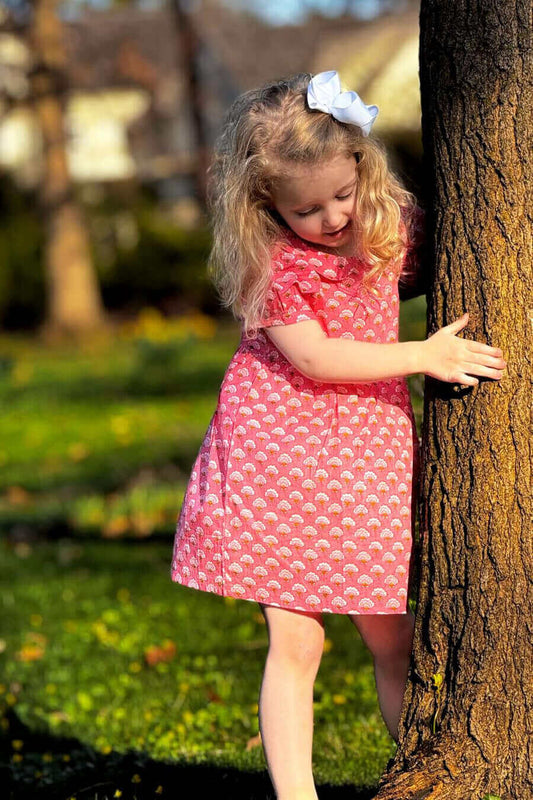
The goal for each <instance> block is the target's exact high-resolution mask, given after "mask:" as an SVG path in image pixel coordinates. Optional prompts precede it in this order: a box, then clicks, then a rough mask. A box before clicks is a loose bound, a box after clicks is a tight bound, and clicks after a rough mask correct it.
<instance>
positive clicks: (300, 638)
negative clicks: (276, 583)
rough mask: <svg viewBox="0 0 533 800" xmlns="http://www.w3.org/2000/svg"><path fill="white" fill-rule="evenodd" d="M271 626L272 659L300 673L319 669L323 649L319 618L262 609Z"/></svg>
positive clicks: (270, 646)
mask: <svg viewBox="0 0 533 800" xmlns="http://www.w3.org/2000/svg"><path fill="white" fill-rule="evenodd" d="M263 613H264V614H265V619H266V622H267V627H268V636H269V650H268V657H269V659H274V660H276V661H278V662H282V663H283V664H284V665H286V666H287V667H291V666H292V667H294V668H296V669H299V670H303V671H305V670H307V669H312V670H316V669H318V665H319V663H320V659H321V657H322V651H323V649H324V628H323V625H322V620H321V616H320V615H315V614H303V613H302V614H300V613H298V612H292V611H286V610H285V609H279V608H273V607H271V606H270V607H267V608H263Z"/></svg>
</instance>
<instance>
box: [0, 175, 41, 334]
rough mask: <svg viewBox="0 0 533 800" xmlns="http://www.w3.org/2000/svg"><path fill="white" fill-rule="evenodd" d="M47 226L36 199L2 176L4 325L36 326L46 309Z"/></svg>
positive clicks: (0, 296)
mask: <svg viewBox="0 0 533 800" xmlns="http://www.w3.org/2000/svg"><path fill="white" fill-rule="evenodd" d="M43 244H44V236H43V228H42V225H41V220H40V217H39V213H38V209H37V203H36V199H35V197H34V196H33V195H31V194H26V193H23V192H21V191H20V190H19V189H17V187H16V186H15V185H14V184H13V182H12V181H11V179H10V178H9V177H8V176H7V175H4V174H1V175H0V325H1V326H2V327H3V328H7V329H19V328H32V327H35V326H36V325H38V324H39V323H40V322H41V320H42V319H43V316H44V312H45V276H44V268H43V263H42V254H43Z"/></svg>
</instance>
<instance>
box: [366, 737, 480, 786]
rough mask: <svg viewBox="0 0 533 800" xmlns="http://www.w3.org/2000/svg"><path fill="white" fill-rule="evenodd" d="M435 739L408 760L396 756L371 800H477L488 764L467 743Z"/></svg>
mask: <svg viewBox="0 0 533 800" xmlns="http://www.w3.org/2000/svg"><path fill="white" fill-rule="evenodd" d="M446 744H450V743H449V742H445V741H438V742H435V743H434V744H432V746H431V747H430V748H428V747H426V748H422V749H421V750H420V751H419V752H418V753H417V755H416V756H415V757H414V758H413V759H411V760H410V762H408V763H403V762H402V759H401V757H400V758H397V759H396V760H395V761H394V762H393V764H392V765H391V767H390V769H389V770H388V771H387V772H386V773H385V775H384V776H383V778H382V779H381V783H380V786H379V790H378V793H377V795H376V796H375V798H374V800H480V798H481V797H483V794H484V791H483V790H482V788H481V787H482V786H483V783H484V778H485V773H486V768H487V765H486V764H483V763H482V762H481V759H480V758H479V754H477V753H475V752H473V748H471V747H468V744H467V743H463V744H464V746H463V747H460V746H458V745H457V744H456V743H454V744H453V745H450V747H446Z"/></svg>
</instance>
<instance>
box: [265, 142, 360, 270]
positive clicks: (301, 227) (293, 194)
mask: <svg viewBox="0 0 533 800" xmlns="http://www.w3.org/2000/svg"><path fill="white" fill-rule="evenodd" d="M356 186H357V162H356V160H355V157H354V156H346V155H342V156H336V157H335V158H333V159H332V160H331V161H324V162H323V163H321V164H315V165H313V166H306V165H301V166H295V167H294V169H293V170H291V172H290V174H289V176H288V177H285V178H282V179H280V180H279V181H278V182H277V184H276V187H275V189H274V191H273V192H272V200H273V203H274V207H275V209H276V211H277V212H278V214H279V215H280V216H281V217H282V218H283V219H284V220H285V222H286V223H287V225H288V226H289V228H291V229H292V230H293V231H294V233H295V234H296V235H297V236H299V237H300V238H301V239H305V240H306V241H308V242H311V243H312V244H318V245H320V246H321V247H325V248H327V249H334V250H335V251H336V252H338V253H339V254H342V255H351V254H352V253H353V250H354V247H353V230H352V213H353V207H354V201H355V191H356Z"/></svg>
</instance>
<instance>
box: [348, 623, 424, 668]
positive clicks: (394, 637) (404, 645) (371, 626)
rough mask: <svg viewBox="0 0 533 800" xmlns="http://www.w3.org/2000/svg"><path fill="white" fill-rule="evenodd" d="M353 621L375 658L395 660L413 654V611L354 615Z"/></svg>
mask: <svg viewBox="0 0 533 800" xmlns="http://www.w3.org/2000/svg"><path fill="white" fill-rule="evenodd" d="M352 621H353V622H354V624H355V625H356V627H357V628H358V630H359V633H360V634H361V638H362V639H363V641H364V643H365V644H366V646H367V647H368V649H369V650H370V652H371V653H372V655H373V656H374V658H375V659H378V660H393V661H394V660H396V659H405V658H408V657H409V655H410V654H411V650H412V646H413V632H414V617H413V615H412V614H411V613H408V614H401V615H400V614H397V615H390V616H377V615H376V616H365V617H364V618H357V617H352Z"/></svg>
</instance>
